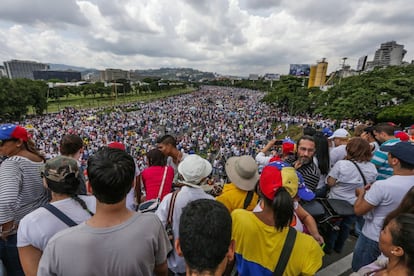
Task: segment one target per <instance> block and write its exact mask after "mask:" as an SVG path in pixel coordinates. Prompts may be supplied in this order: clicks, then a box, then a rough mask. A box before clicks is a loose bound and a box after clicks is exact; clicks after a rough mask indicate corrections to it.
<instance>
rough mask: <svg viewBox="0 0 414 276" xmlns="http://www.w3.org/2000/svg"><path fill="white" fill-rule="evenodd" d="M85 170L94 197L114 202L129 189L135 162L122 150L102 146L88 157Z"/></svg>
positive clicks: (104, 201) (109, 202)
mask: <svg viewBox="0 0 414 276" xmlns="http://www.w3.org/2000/svg"><path fill="white" fill-rule="evenodd" d="M87 171H88V178H89V183H90V184H91V187H92V191H93V194H94V196H95V197H96V199H98V200H99V202H102V203H106V204H115V203H118V202H120V201H121V200H123V199H124V198H125V197H126V195H127V194H128V192H129V191H130V190H131V187H132V182H133V181H134V178H135V162H134V159H133V158H132V157H131V156H130V155H129V154H128V153H126V152H125V151H123V150H120V149H113V148H108V147H104V148H102V149H100V150H99V151H97V152H96V153H95V154H94V155H92V156H91V157H89V159H88V168H87Z"/></svg>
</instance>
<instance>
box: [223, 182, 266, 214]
mask: <svg viewBox="0 0 414 276" xmlns="http://www.w3.org/2000/svg"><path fill="white" fill-rule="evenodd" d="M246 196H247V191H244V190H242V189H239V188H237V186H236V185H234V184H233V183H228V184H226V185H224V187H223V191H222V193H221V194H220V195H219V196H218V197H216V200H217V201H219V202H221V203H223V204H224V206H226V208H227V209H228V210H229V212H230V213H231V212H233V210H235V209H243V207H244V206H243V205H244V201H245V199H246ZM258 200H259V196H258V195H257V194H256V193H255V192H253V196H252V199H251V201H250V204H249V205H248V206H247V208H246V210H249V211H252V210H253V208H254V207H255V206H256V204H257V201H258Z"/></svg>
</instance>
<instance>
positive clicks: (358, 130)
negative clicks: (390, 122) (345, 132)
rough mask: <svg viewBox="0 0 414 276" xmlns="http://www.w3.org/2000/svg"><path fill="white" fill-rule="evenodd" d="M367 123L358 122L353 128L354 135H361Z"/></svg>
mask: <svg viewBox="0 0 414 276" xmlns="http://www.w3.org/2000/svg"><path fill="white" fill-rule="evenodd" d="M367 127H368V125H366V124H359V125H357V126H356V127H355V128H354V137H361V135H362V133H364V129H366V128H367Z"/></svg>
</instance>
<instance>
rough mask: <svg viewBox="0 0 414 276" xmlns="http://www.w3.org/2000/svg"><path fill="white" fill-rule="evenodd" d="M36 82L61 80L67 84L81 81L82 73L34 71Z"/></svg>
mask: <svg viewBox="0 0 414 276" xmlns="http://www.w3.org/2000/svg"><path fill="white" fill-rule="evenodd" d="M33 77H34V79H35V80H50V79H59V80H62V81H65V82H72V81H80V80H81V79H82V77H81V73H80V72H76V71H52V70H51V71H50V70H45V71H33Z"/></svg>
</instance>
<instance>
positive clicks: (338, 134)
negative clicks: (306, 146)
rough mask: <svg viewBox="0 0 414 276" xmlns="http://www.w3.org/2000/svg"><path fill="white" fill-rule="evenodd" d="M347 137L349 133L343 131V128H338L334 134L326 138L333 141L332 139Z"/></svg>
mask: <svg viewBox="0 0 414 276" xmlns="http://www.w3.org/2000/svg"><path fill="white" fill-rule="evenodd" d="M348 137H349V132H348V131H347V130H346V129H344V128H338V129H337V130H335V131H334V133H333V134H332V135H331V136H329V137H328V139H333V138H348Z"/></svg>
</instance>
